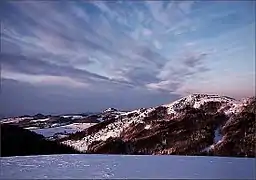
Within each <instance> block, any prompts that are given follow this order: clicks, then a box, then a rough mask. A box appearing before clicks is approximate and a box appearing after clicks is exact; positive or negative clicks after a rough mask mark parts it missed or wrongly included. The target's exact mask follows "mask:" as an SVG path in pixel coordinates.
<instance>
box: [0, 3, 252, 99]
mask: <svg viewBox="0 0 256 180" xmlns="http://www.w3.org/2000/svg"><path fill="white" fill-rule="evenodd" d="M2 4H3V7H4V8H2V10H3V11H1V12H0V15H1V52H2V54H1V63H2V64H3V72H5V73H4V74H3V76H4V77H5V78H12V79H17V78H18V75H17V74H20V77H24V78H25V77H26V81H27V82H29V81H30V83H35V82H36V81H37V80H36V78H37V79H44V81H43V82H44V83H43V84H44V85H46V84H47V79H49V81H48V84H49V85H51V84H53V82H57V81H58V82H59V84H64V82H67V84H68V85H69V86H70V87H71V86H74V87H78V84H79V83H81V84H79V85H82V84H84V86H79V87H83V88H90V89H95V90H99V89H105V90H106V91H111V92H112V93H115V92H123V90H126V91H129V92H131V94H132V96H134V97H135V96H136V95H135V94H136V93H138V91H139V93H138V94H141V92H148V93H149V94H152V93H159V94H165V95H166V94H168V93H173V94H177V93H180V94H182V95H183V94H184V93H183V92H189V93H191V92H194V91H195V88H194V86H198V87H199V86H201V84H200V83H201V82H202V81H203V80H202V79H203V78H205V77H207V78H208V79H209V81H210V80H211V78H220V79H221V74H223V72H222V70H221V69H229V71H231V72H236V73H239V74H240V75H241V74H243V73H244V72H245V71H252V68H251V67H252V65H253V60H254V59H253V58H254V57H253V49H254V48H255V42H253V41H252V39H253V37H255V35H254V33H255V22H254V21H255V18H254V16H253V15H254V14H255V8H252V6H251V3H249V2H232V3H229V2H204V1H170V2H169V1H162V2H161V1H78V2H77V1H65V2H62V3H61V2H58V1H33V2H32V1H20V2H18V1H10V2H4V3H2ZM230 9H232V10H230ZM46 12H47V13H46ZM244 58H246V61H247V63H242V61H243V60H244ZM230 61H232V64H231V63H229V62H230ZM15 74H16V75H15ZM22 75H23V76H22ZM32 76H33V77H34V78H32ZM248 76H249V75H248ZM43 77H44V78H43ZM241 77H244V76H241ZM230 78H231V77H230ZM241 79H242V78H241ZM19 81H22V78H19ZM192 81H194V82H195V83H194V84H193V88H192V85H191V82H192ZM223 81H224V80H223ZM230 81H231V82H232V81H234V80H233V79H232V80H230ZM68 82H70V83H68ZM71 82H72V83H71ZM218 83H219V84H221V83H220V82H218ZM245 84H246V86H248V88H250V87H249V84H248V83H245ZM37 85H38V83H37ZM190 86H191V87H190ZM216 86H217V85H216ZM121 89H122V91H121ZM138 89H139V90H138ZM151 90H154V91H151ZM216 91H218V90H216ZM129 92H127V93H128V94H129ZM216 93H218V92H216ZM116 94H118V93H116ZM118 95H121V94H120V93H119V94H118ZM132 96H131V97H132ZM131 99H133V98H131Z"/></svg>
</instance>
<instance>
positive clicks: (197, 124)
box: [18, 94, 256, 157]
mask: <svg viewBox="0 0 256 180" xmlns="http://www.w3.org/2000/svg"><path fill="white" fill-rule="evenodd" d="M255 113H256V99H255V97H251V98H244V99H241V100H235V99H233V98H230V97H226V96H219V95H208V94H192V95H189V96H186V97H183V98H181V99H179V100H177V101H175V102H172V103H170V104H164V105H160V106H156V107H151V108H141V109H137V110H134V111H130V112H123V111H118V110H117V109H114V108H109V109H107V110H105V111H103V112H102V113H99V114H94V115H88V116H87V117H84V119H86V120H87V121H88V120H90V121H91V120H94V122H95V123H94V124H93V125H90V126H88V127H86V128H84V129H82V130H80V131H76V132H72V133H70V134H68V135H66V136H63V137H61V138H56V139H54V141H56V142H58V143H61V144H63V145H66V146H70V147H72V148H74V149H75V150H77V151H79V152H81V153H97V154H100V153H102V154H141V155H161V154H165V155H166V154H169V155H213V156H232V157H255V154H256V150H255V142H256V132H255V131H256V121H255ZM96 120H98V122H97V123H96ZM76 121H77V122H80V121H81V122H85V120H83V118H82V119H81V118H80V120H79V121H78V120H76ZM77 122H76V123H77ZM18 124H19V123H18Z"/></svg>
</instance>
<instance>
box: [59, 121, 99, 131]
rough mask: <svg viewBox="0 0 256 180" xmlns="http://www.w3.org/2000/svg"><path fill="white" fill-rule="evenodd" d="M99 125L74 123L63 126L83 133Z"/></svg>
mask: <svg viewBox="0 0 256 180" xmlns="http://www.w3.org/2000/svg"><path fill="white" fill-rule="evenodd" d="M95 124H98V123H72V124H68V125H65V126H62V127H63V128H69V129H75V130H77V131H83V130H85V129H87V128H89V127H91V126H94V125H95Z"/></svg>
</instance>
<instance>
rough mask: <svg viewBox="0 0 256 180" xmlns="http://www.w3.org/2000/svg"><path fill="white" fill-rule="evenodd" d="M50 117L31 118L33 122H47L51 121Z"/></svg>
mask: <svg viewBox="0 0 256 180" xmlns="http://www.w3.org/2000/svg"><path fill="white" fill-rule="evenodd" d="M49 119H50V118H45V119H35V120H31V122H45V121H49Z"/></svg>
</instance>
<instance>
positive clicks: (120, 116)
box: [62, 94, 247, 152]
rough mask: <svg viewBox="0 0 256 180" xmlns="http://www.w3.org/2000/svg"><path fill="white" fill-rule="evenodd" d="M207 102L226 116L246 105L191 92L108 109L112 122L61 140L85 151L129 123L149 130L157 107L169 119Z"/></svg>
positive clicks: (224, 97) (118, 132) (227, 98)
mask: <svg viewBox="0 0 256 180" xmlns="http://www.w3.org/2000/svg"><path fill="white" fill-rule="evenodd" d="M209 102H210V103H219V107H218V109H217V111H218V112H224V113H225V114H226V115H227V116H231V115H232V114H236V113H238V112H240V111H241V109H242V107H243V106H246V103H247V101H246V100H243V101H238V100H235V99H233V98H229V97H226V96H219V95H207V94H192V95H189V96H186V97H184V98H181V99H179V100H177V101H175V102H172V103H170V104H164V105H162V106H156V107H151V108H147V109H145V108H141V109H137V110H134V111H131V112H123V113H116V112H118V111H117V110H113V109H108V110H106V111H105V112H108V113H109V112H114V116H112V118H114V119H115V120H114V122H112V123H110V124H108V125H106V126H105V127H103V128H101V129H100V130H98V131H97V132H95V133H92V134H89V135H87V136H85V137H83V138H81V139H79V140H72V139H69V140H65V141H63V142H62V143H63V144H66V145H69V146H72V147H74V148H75V149H77V150H79V151H82V152H85V151H87V150H88V145H90V144H91V143H92V142H94V141H106V140H107V139H108V138H110V137H113V138H116V137H120V135H121V133H122V132H123V131H124V130H126V129H127V128H129V127H130V125H131V124H144V126H145V128H144V129H146V130H148V131H150V129H151V125H150V124H147V121H146V118H155V117H153V116H154V114H159V109H162V108H166V110H167V114H166V115H165V116H164V118H163V117H162V118H159V120H162V121H163V120H167V121H171V120H173V119H175V118H177V117H179V116H180V115H181V114H182V112H183V111H184V108H186V107H190V108H195V109H200V108H202V107H203V106H204V105H205V104H207V103H209ZM152 114H153V115H152ZM168 115H172V116H168Z"/></svg>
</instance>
